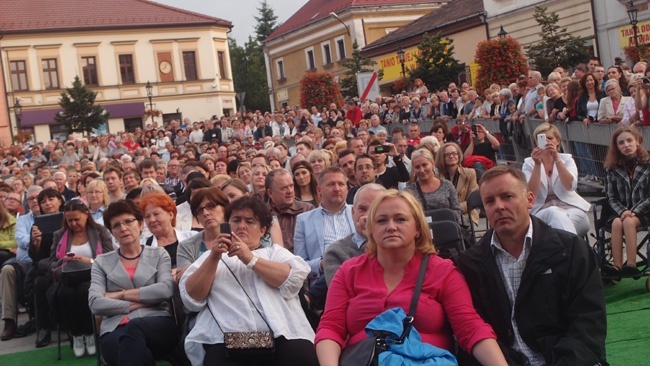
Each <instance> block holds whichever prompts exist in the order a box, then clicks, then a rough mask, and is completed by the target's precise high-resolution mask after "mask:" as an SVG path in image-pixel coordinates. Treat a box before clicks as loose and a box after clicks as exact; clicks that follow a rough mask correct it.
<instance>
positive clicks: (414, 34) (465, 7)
mask: <svg viewBox="0 0 650 366" xmlns="http://www.w3.org/2000/svg"><path fill="white" fill-rule="evenodd" d="M485 21H486V13H485V11H484V8H483V0H454V1H452V2H449V3H448V4H446V5H444V6H443V7H441V8H440V9H436V10H433V11H431V12H430V13H428V14H426V15H424V16H422V17H421V18H419V19H418V20H416V21H414V22H412V23H410V24H407V25H405V26H404V27H403V28H400V29H398V30H396V31H394V32H391V33H390V34H388V35H386V36H384V37H382V38H380V39H378V40H376V41H375V42H373V43H370V44H368V45H367V46H366V47H364V48H363V51H362V54H363V55H364V56H366V57H371V58H372V59H373V60H375V61H376V62H377V69H378V70H379V69H380V70H383V78H382V80H381V81H380V83H379V85H380V87H381V89H382V90H383V91H384V94H390V88H391V85H392V83H393V82H394V81H396V80H398V79H400V78H401V76H402V75H401V73H402V65H401V62H400V61H399V58H398V55H397V51H398V50H399V49H400V47H401V48H402V49H403V50H404V52H405V57H404V59H405V63H404V67H405V69H406V70H409V69H414V68H415V67H417V63H416V56H417V54H418V53H419V49H418V45H420V43H421V42H422V36H423V35H424V33H428V34H429V35H434V34H437V33H440V34H441V35H442V36H443V37H448V38H449V39H451V40H452V41H453V45H454V58H456V59H457V60H458V62H459V63H460V64H461V70H459V73H458V79H457V80H449V81H454V82H456V83H462V82H465V81H467V82H470V83H471V81H472V70H474V69H475V67H472V66H473V65H474V56H475V54H476V45H477V44H478V43H479V42H481V41H483V40H486V39H487V38H488V34H487V23H486V22H485ZM493 36H496V33H495V34H493ZM407 72H408V71H407ZM424 82H425V84H426V83H427V81H426V80H424ZM439 86H440V85H429V87H430V88H436V87H439Z"/></svg>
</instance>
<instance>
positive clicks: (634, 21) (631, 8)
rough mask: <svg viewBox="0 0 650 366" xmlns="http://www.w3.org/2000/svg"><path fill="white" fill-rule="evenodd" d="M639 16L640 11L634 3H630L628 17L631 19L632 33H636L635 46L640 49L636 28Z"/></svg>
mask: <svg viewBox="0 0 650 366" xmlns="http://www.w3.org/2000/svg"><path fill="white" fill-rule="evenodd" d="M638 15H639V9H637V8H636V6H634V1H630V6H629V7H628V8H627V17H628V18H630V24H632V31H633V32H634V45H635V46H636V47H639V39H638V38H637V37H638V36H637V32H638V27H637V26H636V25H637V24H638V23H639V21H638V20H637V16H638Z"/></svg>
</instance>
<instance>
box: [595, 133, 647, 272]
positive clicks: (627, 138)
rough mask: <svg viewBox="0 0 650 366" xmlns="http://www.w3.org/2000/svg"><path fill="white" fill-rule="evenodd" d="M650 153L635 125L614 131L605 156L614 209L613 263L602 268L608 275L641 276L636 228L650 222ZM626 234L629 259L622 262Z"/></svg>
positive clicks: (608, 198) (612, 222)
mask: <svg viewBox="0 0 650 366" xmlns="http://www.w3.org/2000/svg"><path fill="white" fill-rule="evenodd" d="M649 160H650V156H649V155H648V152H647V151H646V149H644V148H643V146H642V145H641V135H640V134H639V131H638V130H637V129H636V128H634V127H629V126H626V127H621V128H619V129H618V130H616V131H614V134H613V135H612V142H611V144H610V145H609V150H608V151H607V157H606V158H605V167H606V168H607V178H606V179H605V193H606V194H607V201H608V203H609V206H610V207H611V208H612V210H613V211H614V213H615V214H614V216H613V217H612V218H610V220H609V223H611V225H612V255H613V257H614V266H613V267H612V266H606V267H603V271H605V272H608V273H607V274H608V275H614V276H616V275H619V276H620V274H621V273H622V274H624V275H630V276H634V278H635V279H638V278H640V275H641V272H640V271H639V270H638V269H637V268H636V256H637V255H636V250H637V234H636V233H637V229H638V228H639V227H647V225H648V222H650V221H649V220H648V219H649V216H650V194H649V192H650V178H649V177H650V174H649V172H650V164H649ZM623 237H625V254H626V257H627V259H626V261H625V264H623Z"/></svg>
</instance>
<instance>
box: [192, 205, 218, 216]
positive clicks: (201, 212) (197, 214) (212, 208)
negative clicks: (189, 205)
mask: <svg viewBox="0 0 650 366" xmlns="http://www.w3.org/2000/svg"><path fill="white" fill-rule="evenodd" d="M215 208H217V204H216V203H214V202H210V203H208V204H207V205H205V206H203V207H199V208H197V209H196V216H197V217H198V216H200V215H203V212H204V211H205V210H208V211H212V210H214V209H215Z"/></svg>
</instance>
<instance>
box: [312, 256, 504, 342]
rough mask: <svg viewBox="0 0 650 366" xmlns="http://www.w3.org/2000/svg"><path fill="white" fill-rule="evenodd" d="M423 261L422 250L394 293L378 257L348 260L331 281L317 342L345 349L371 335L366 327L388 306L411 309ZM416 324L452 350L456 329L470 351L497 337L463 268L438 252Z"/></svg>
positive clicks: (427, 337)
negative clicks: (474, 301) (477, 303)
mask: <svg viewBox="0 0 650 366" xmlns="http://www.w3.org/2000/svg"><path fill="white" fill-rule="evenodd" d="M421 261H422V255H421V254H420V253H419V252H418V254H416V255H415V256H413V259H411V261H410V262H409V264H408V265H407V267H406V269H405V271H404V277H403V278H402V281H401V282H400V283H399V284H398V285H397V287H395V289H394V290H393V291H392V292H391V293H390V294H387V288H386V284H385V282H384V276H383V269H382V267H381V265H380V264H379V262H378V261H377V258H376V257H372V258H371V257H369V256H368V255H367V254H364V255H361V256H359V257H355V258H352V259H349V260H347V261H345V262H344V263H343V265H341V267H340V268H339V270H338V271H337V272H336V274H335V275H334V278H333V279H332V283H331V284H330V286H329V290H328V293H327V302H326V304H325V313H324V314H323V316H322V318H321V321H320V325H319V327H318V331H317V333H316V339H315V341H314V344H316V343H318V342H319V341H321V340H323V339H331V340H333V341H335V342H337V343H338V344H339V345H340V346H341V347H342V348H345V346H346V345H349V344H353V343H356V342H359V341H361V340H363V339H364V338H366V337H367V335H366V334H365V331H364V328H365V326H366V325H367V324H368V323H369V322H370V321H371V320H372V319H374V318H375V317H376V316H377V315H379V314H380V313H382V312H384V311H385V310H388V309H391V308H395V307H398V306H399V307H401V308H402V309H403V310H404V312H407V313H408V309H409V306H410V304H411V298H412V297H413V291H414V289H415V284H416V282H417V277H418V272H419V268H420V262H421ZM413 325H414V326H415V329H417V330H418V332H419V333H420V335H421V336H422V341H423V342H425V343H429V344H432V345H434V346H436V347H439V348H444V349H446V350H450V351H453V337H452V334H455V335H456V337H457V338H458V343H459V344H460V347H461V348H463V349H464V350H466V351H468V352H471V350H472V348H473V347H474V345H475V344H476V343H477V342H479V341H481V340H483V339H487V338H493V339H496V335H495V333H494V331H493V330H492V327H491V326H490V325H489V324H487V323H486V322H484V321H483V319H481V317H480V316H479V315H478V314H477V312H476V310H475V309H474V306H473V305H472V298H471V295H470V292H469V288H468V286H467V283H466V282H465V279H464V277H463V276H462V275H461V273H460V271H458V269H457V268H456V267H455V266H454V264H453V263H452V262H451V261H450V260H447V259H442V258H440V257H438V256H436V255H432V256H431V258H429V265H428V268H427V274H426V276H425V279H424V283H423V286H422V292H421V294H420V299H419V303H418V308H417V312H416V315H415V321H414V323H413ZM452 330H453V332H452Z"/></svg>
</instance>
